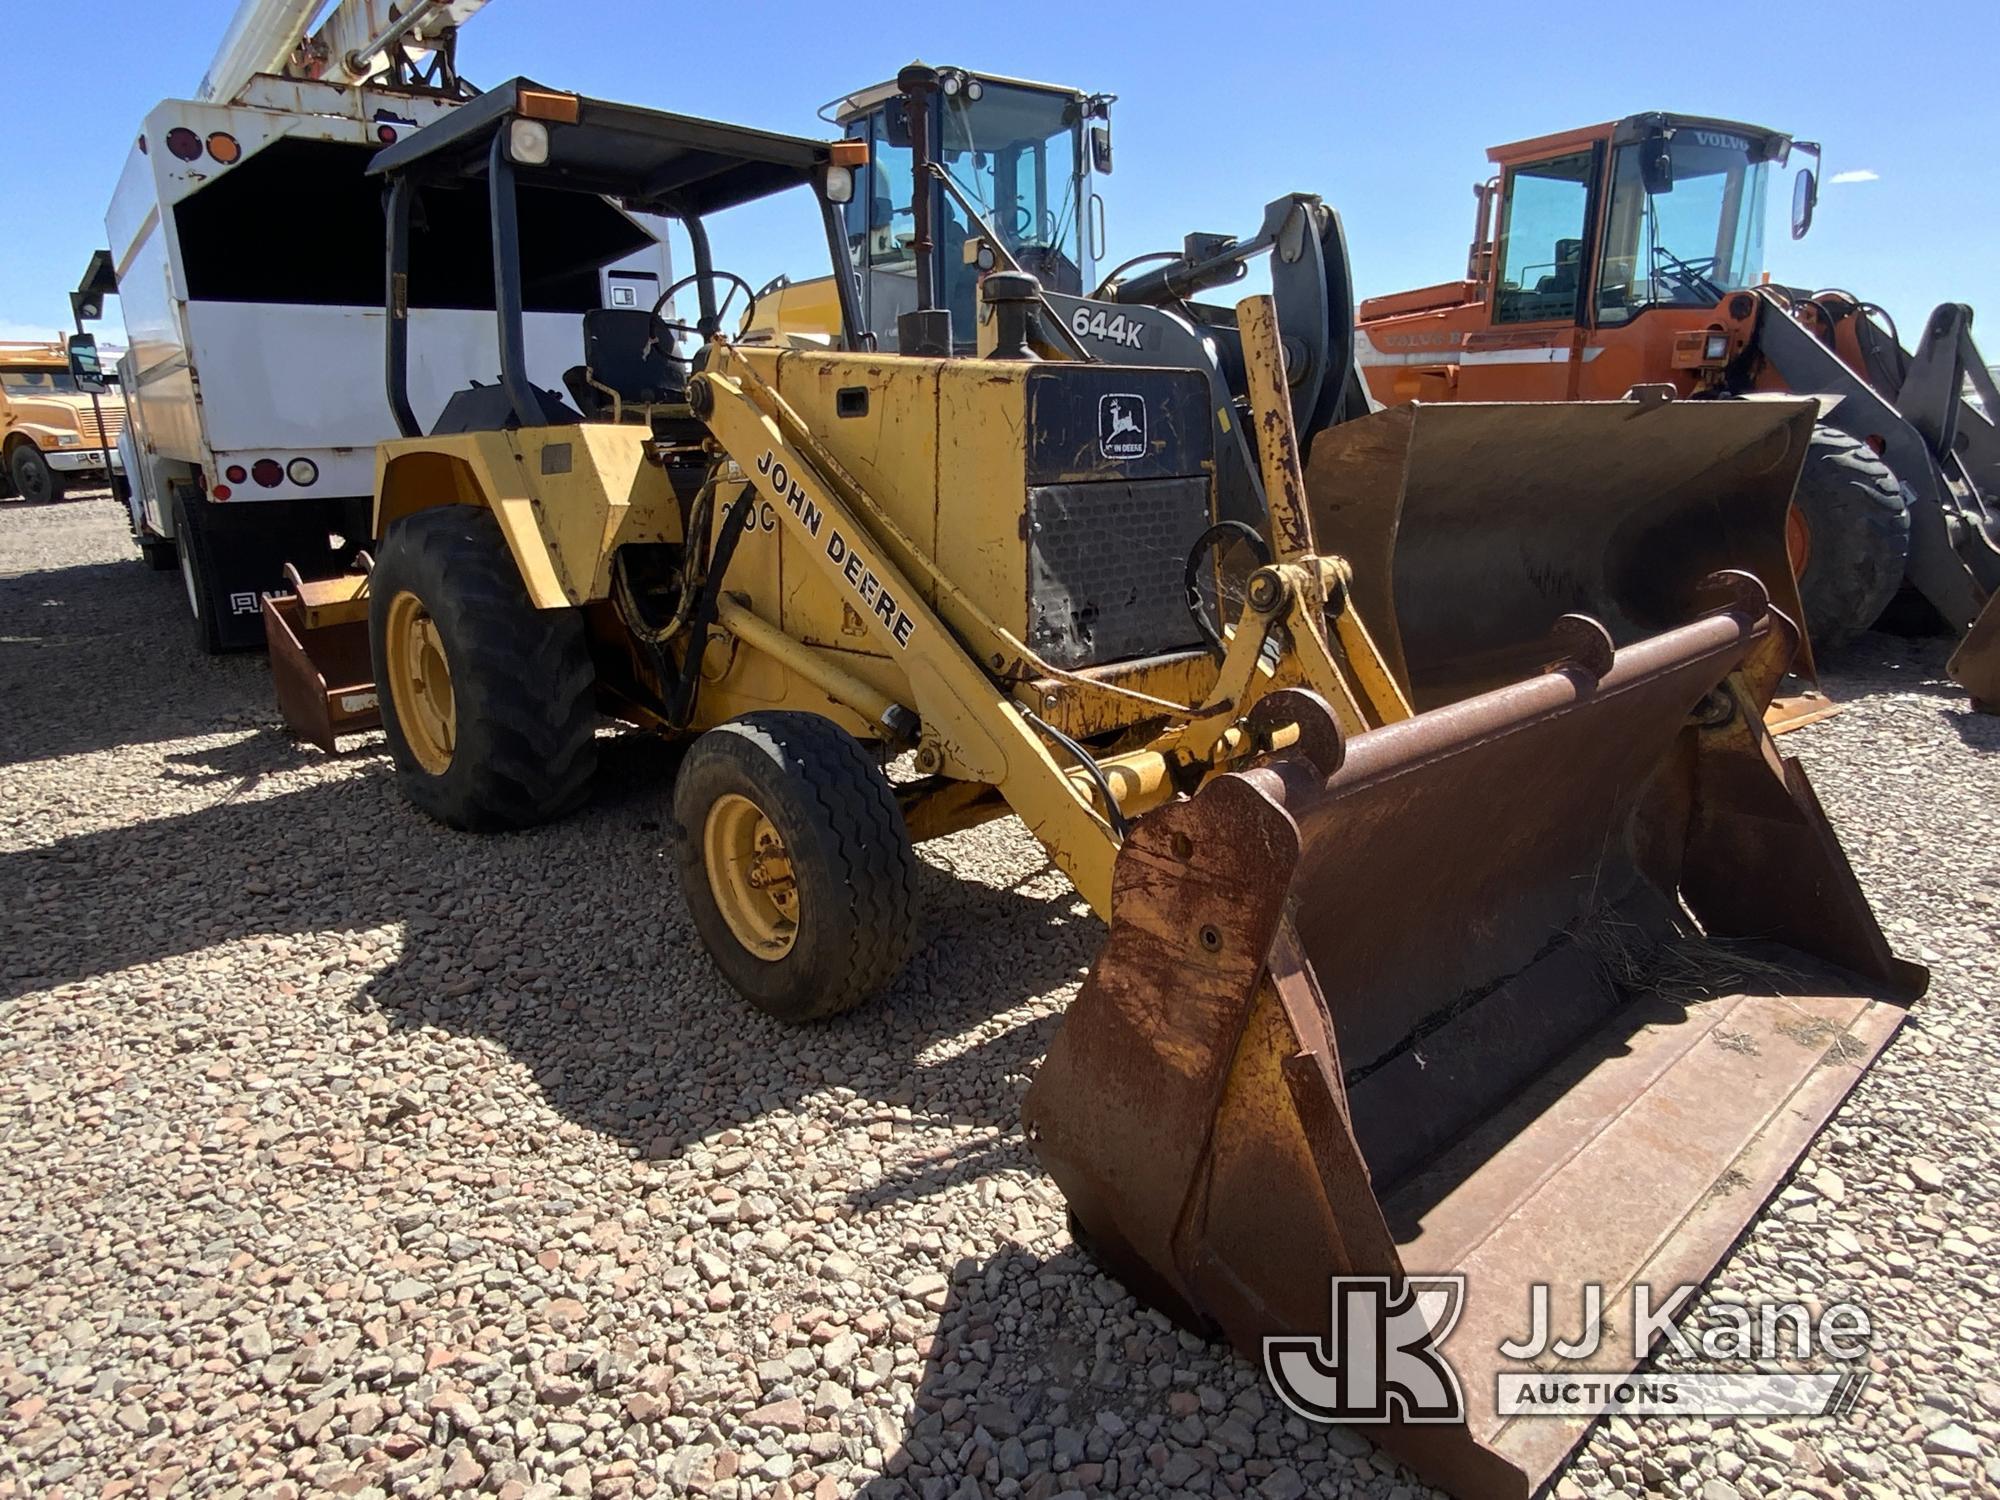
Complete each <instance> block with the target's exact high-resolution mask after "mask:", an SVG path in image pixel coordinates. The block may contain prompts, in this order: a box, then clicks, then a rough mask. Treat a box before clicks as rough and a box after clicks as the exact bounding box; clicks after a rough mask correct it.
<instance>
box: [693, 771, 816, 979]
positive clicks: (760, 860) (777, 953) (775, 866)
mask: <svg viewBox="0 0 2000 1500" xmlns="http://www.w3.org/2000/svg"><path fill="white" fill-rule="evenodd" d="M701 858H702V865H703V867H704V868H705V869H706V870H707V872H708V888H709V890H710V891H711V892H713V893H714V896H715V905H716V909H717V910H718V911H720V912H721V913H722V920H723V921H725V922H727V923H728V924H729V930H730V931H731V932H732V933H734V934H735V936H736V941H737V942H739V943H741V944H742V945H743V946H744V948H745V949H747V950H748V951H749V952H751V953H754V954H756V955H757V957H759V958H762V959H767V960H771V961H775V960H777V959H781V958H783V957H784V956H785V955H786V954H787V953H790V952H791V951H792V944H793V943H794V942H796V941H797V940H798V936H799V885H798V880H797V878H796V877H795V876H794V875H793V873H792V860H791V856H790V854H788V853H787V852H786V850H785V841H784V839H782V838H781V837H779V835H778V830H777V829H776V828H774V827H772V826H771V820H770V819H769V818H767V817H765V816H764V813H763V810H762V809H761V808H759V807H758V806H757V804H756V803H754V802H752V801H751V800H750V799H749V798H748V797H742V796H738V795H737V794H736V793H735V792H731V793H729V794H728V795H726V796H724V797H721V798H719V799H718V800H717V801H716V803H715V805H714V806H713V807H711V808H709V810H708V818H707V821H706V822H705V823H704V824H703V825H702V831H701Z"/></svg>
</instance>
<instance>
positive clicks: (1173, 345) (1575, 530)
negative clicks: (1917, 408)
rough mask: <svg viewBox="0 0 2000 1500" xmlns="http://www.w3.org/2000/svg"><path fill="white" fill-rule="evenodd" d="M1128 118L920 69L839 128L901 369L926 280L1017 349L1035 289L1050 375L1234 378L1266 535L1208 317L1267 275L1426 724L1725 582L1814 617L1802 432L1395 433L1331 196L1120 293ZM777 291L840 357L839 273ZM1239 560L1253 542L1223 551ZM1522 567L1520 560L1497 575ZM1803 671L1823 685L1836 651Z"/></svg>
mask: <svg viewBox="0 0 2000 1500" xmlns="http://www.w3.org/2000/svg"><path fill="white" fill-rule="evenodd" d="M910 83H913V84H914V85H915V87H914V90H913V91H912V90H910V89H908V88H906V84H910ZM1111 103H1112V101H1111V99H1110V98H1109V97H1108V96H1106V95H1102V94H1090V93H1086V92H1084V91H1082V90H1078V89H1075V88H1069V87H1065V86H1062V85H1057V84H1047V83H1031V82H1028V81H1025V80H1021V79H1012V78H998V77H994V76H992V75H983V74H979V73H975V72H973V71H971V70H968V69H964V68H956V67H951V68H942V69H927V68H923V67H922V66H920V65H919V66H915V67H913V68H911V69H906V70H905V72H904V75H903V76H902V77H899V78H898V79H897V80H895V81H892V82H886V83H881V84H877V85H875V86H873V87H870V88H864V89H857V90H855V91H853V92H852V93H849V94H846V95H843V96H842V97H841V98H839V99H837V100H835V101H834V102H833V103H831V104H829V105H828V106H827V107H826V108H825V109H824V110H823V111H822V114H823V115H824V116H825V117H826V118H827V119H828V120H829V121H830V122H831V123H833V124H835V125H837V126H839V127H840V129H841V130H842V132H843V133H844V135H845V137H846V138H847V139H848V140H849V141H851V142H854V143H856V144H858V145H865V146H866V147H867V148H868V152H869V156H868V161H867V163H866V165H865V166H864V167H863V168H861V169H860V170H859V171H858V173H857V177H856V184H855V191H854V193H853V195H852V196H851V198H850V199H849V201H848V203H847V205H846V207H845V209H844V213H843V224H844V227H845V230H846V234H847V243H848V249H849V254H850V257H851V258H852V260H853V263H854V266H855V268H856V271H857V272H858V274H859V277H860V302H861V314H862V317H863V320H864V321H865V322H866V324H867V326H868V331H869V333H870V334H871V335H872V336H873V337H874V339H875V340H876V343H877V346H878V347H881V348H889V349H893V348H897V347H899V346H898V343H897V338H898V329H897V320H898V317H899V315H900V314H901V313H902V312H904V311H906V310H908V309H909V308H910V307H912V306H914V305H915V302H916V296H917V278H918V276H919V275H920V274H922V275H927V276H928V277H929V279H930V285H931V286H932V288H933V293H934V295H935V297H936V298H937V300H938V302H939V303H940V304H941V305H943V306H944V307H946V308H948V309H950V310H951V311H952V315H953V322H952V334H953V345H954V347H955V348H956V349H957V350H958V351H960V352H975V351H978V350H981V349H987V348H990V347H991V338H992V330H993V327H994V323H993V319H992V318H991V317H990V316H988V304H987V303H986V302H984V301H983V300H982V299H981V295H980V290H979V289H980V287H981V285H982V283H983V282H984V281H985V280H986V279H987V278H988V277H990V276H991V275H992V274H994V273H995V272H1001V273H1005V272H1027V273H1030V274H1032V275H1033V276H1034V277H1035V291H1034V294H1033V296H1032V297H1031V298H1030V299H1029V310H1030V313H1031V318H1030V336H1029V337H1030V342H1031V344H1032V345H1033V347H1034V348H1035V350H1036V352H1037V353H1038V354H1040V355H1041V356H1042V357H1044V358H1049V359H1066V360H1074V359H1083V360H1094V361H1102V362H1105V363H1109V364H1126V365H1180V366H1187V367H1190V368H1195V369H1202V370H1205V371H1206V372H1207V374H1208V377H1209V384H1210V401H1211V406H1212V408H1213V410H1214V412H1215V413H1216V419H1217V431H1216V435H1215V443H1216V464H1217V473H1216V483H1217V486H1218V489H1219V491H1220V501H1219V513H1220V515H1221V516H1223V517H1224V518H1226V519H1231V520H1236V521H1241V522H1243V523H1245V524H1246V525H1247V526H1250V527H1252V528H1256V527H1261V526H1262V524H1263V522H1262V515H1263V498H1262V495H1261V492H1260V485H1259V481H1258V478H1257V463H1256V460H1255V458H1254V456H1253V454H1252V452H1251V450H1250V447H1249V445H1248V443H1247V440H1246V434H1244V432H1243V431H1242V430H1241V427H1240V424H1234V423H1233V422H1232V414H1233V412H1234V411H1235V409H1236V407H1237V406H1239V405H1240V403H1241V400H1242V398H1243V394H1244V392H1243V375H1244V372H1243V361H1242V359H1241V356H1240V354H1239V353H1238V351H1237V347H1236V344H1237V338H1236V330H1235V314H1234V310H1233V308H1232V307H1231V306H1229V305H1227V304H1220V303H1214V302H1207V301H1204V300H1202V298H1203V294H1204V293H1205V292H1208V291H1210V290H1212V289H1214V288H1217V287H1222V286H1226V285H1228V284H1230V283H1232V282H1235V281H1238V280H1240V279H1241V278H1242V277H1243V276H1244V275H1245V274H1246V271H1247V268H1248V266H1249V264H1250V263H1251V262H1252V261H1253V260H1256V259H1259V258H1264V260H1265V265H1266V269H1267V270H1268V272H1269V274H1270V279H1271V288H1272V294H1273V296H1274V297H1275V299H1276V301H1277V304H1278V316H1279V321H1280V338H1281V341H1282V343H1283V346H1284V350H1285V375H1286V385H1287V389H1288V392H1289V394H1290V398H1291V406H1292V415H1293V422H1294V425H1295V426H1296V428H1297V431H1298V434H1299V441H1300V446H1301V449H1302V451H1303V453H1304V455H1305V473H1306V486H1307V495H1308V505H1309V507H1311V508H1313V509H1314V510H1315V512H1316V514H1317V515H1318V516H1319V519H1320V521H1321V523H1322V528H1323V530H1324V528H1325V527H1326V526H1327V525H1329V524H1333V520H1332V515H1331V512H1334V511H1338V513H1339V517H1338V523H1337V526H1338V530H1337V534H1338V535H1339V536H1340V538H1341V550H1342V551H1343V553H1344V554H1345V555H1347V556H1349V557H1351V558H1353V559H1354V560H1355V561H1356V562H1357V564H1358V566H1357V569H1356V571H1357V575H1358V576H1357V587H1358V588H1361V589H1363V590H1365V591H1367V592H1366V594H1365V597H1364V613H1365V614H1366V615H1367V617H1368V618H1369V619H1370V620H1371V621H1372V622H1374V624H1375V627H1376V630H1377V644H1378V645H1379V646H1380V647H1381V648H1382V649H1383V651H1384V652H1385V653H1386V654H1387V655H1388V657H1389V659H1390V661H1391V663H1392V665H1393V666H1394V668H1395V669H1396V671H1397V673H1398V675H1399V677H1400V678H1402V680H1404V681H1405V683H1406V685H1407V686H1408V688H1409V690H1410V691H1411V693H1412V694H1413V696H1414V701H1415V702H1416V703H1417V705H1418V706H1419V707H1430V706H1434V705H1436V704H1439V703H1444V702H1449V701H1451V700H1452V699H1453V698H1455V697H1461V696H1463V695H1464V694H1465V693H1467V692H1470V691H1474V690H1477V689H1479V688H1483V687H1492V686H1497V685H1498V684H1500V683H1503V682H1506V681H1509V680H1511V679H1512V678H1514V677H1517V676H1519V675H1520V674H1521V673H1522V672H1523V671H1527V670H1531V669H1532V668H1533V666H1534V665H1535V662H1534V660H1533V651H1534V649H1535V648H1536V646H1538V645H1539V643H1540V640H1541V637H1542V634H1543V632H1544V631H1545V630H1546V626H1547V622H1548V621H1549V620H1550V619H1552V618H1553V617H1554V616H1556V615H1558V614H1561V613H1563V612H1564V611H1568V610H1574V611H1579V612H1582V613H1586V614H1589V615H1591V616H1593V617H1594V618H1597V619H1599V620H1600V621H1602V622H1603V623H1604V624H1605V625H1606V626H1607V628H1609V629H1610V630H1611V632H1612V636H1613V639H1614V640H1615V641H1617V642H1618V643H1620V644H1623V643H1625V642H1626V641H1628V640H1635V639H1637V638H1639V637H1640V636H1642V635H1644V634H1647V633H1650V632H1651V631H1655V630H1658V629H1661V628H1663V627H1665V626H1668V625H1671V624H1675V623H1678V619H1679V615H1678V611H1679V610H1680V608H1681V607H1682V605H1683V602H1684V601H1685V600H1686V598H1687V597H1688V595H1689V592H1690V591H1691V590H1692V589H1693V588H1694V586H1695V585H1696V584H1697V583H1698V582H1699V580H1700V579H1701V578H1703V577H1704V576H1706V575H1707V574H1708V573H1710V572H1712V571H1715V570H1716V569H1719V568H1725V567H1727V568H1740V569H1743V570H1745V571H1748V572H1750V573H1753V574H1755V575H1756V576H1757V577H1758V578H1759V579H1761V580H1762V581H1763V582H1764V584H1765V586H1766V588H1767V589H1768V590H1769V591H1770V593H1771V596H1772V599H1773V601H1774V602H1775V603H1776V604H1777V606H1778V607H1779V609H1780V610H1781V611H1783V612H1784V613H1785V614H1786V615H1787V616H1789V617H1790V618H1792V619H1794V620H1797V619H1799V618H1800V617H1801V606H1800V602H1799V596H1798V592H1797V585H1796V583H1795V581H1794V578H1793V571H1792V563H1791V559H1790V557H1789V556H1788V555H1787V551H1786V524H1787V516H1788V513H1789V512H1790V509H1791V503H1792V498H1793V491H1794V488H1795V486H1796V484H1797V482H1798V479H1799V475H1800V470H1801V467H1802V465H1803V464H1804V462H1805V459H1806V456H1807V451H1808V447H1809V444H1800V445H1797V451H1793V444H1792V441H1791V439H1792V432H1791V428H1790V424H1789V423H1788V422H1787V421H1786V419H1785V414H1784V412H1783V411H1779V412H1776V413H1774V412H1772V411H1770V410H1768V409H1756V406H1755V404H1753V406H1752V408H1751V409H1739V410H1736V411H1733V412H1727V413H1725V412H1721V411H1718V410H1715V409H1713V407H1712V406H1710V407H1709V408H1708V409H1704V404H1701V403H1690V402H1684V401H1683V402H1679V403H1676V402H1674V401H1672V400H1671V399H1670V398H1671V397H1672V396H1673V394H1674V393H1673V391H1672V390H1671V389H1670V388H1668V387H1665V386H1661V387H1658V388H1656V389H1654V390H1652V391H1651V392H1649V393H1648V399H1646V400H1644V401H1630V400H1598V401H1571V402H1561V403H1545V404H1539V405H1531V404H1527V403H1524V402H1505V403H1497V402H1496V403H1483V404H1476V405H1474V404H1467V405H1458V404H1439V403H1435V402H1431V403H1424V404H1413V405H1409V406H1403V407H1398V408H1395V409H1394V410H1393V411H1391V412H1388V413H1383V414H1380V415H1376V416H1371V415H1370V412H1371V411H1372V410H1373V407H1374V403H1373V402H1372V401H1371V399H1370V397H1369V394H1368V392H1367V390H1366V389H1365V388H1364V386H1363V384H1362V382H1361V380H1360V379H1359V377H1358V372H1357V371H1356V370H1355V366H1354V355H1355V347H1356V346H1355V298H1354V293H1353V288H1352V282H1351V279H1350V276H1349V272H1348V262H1347V251H1346V245H1345V240H1344V238H1343V235H1342V231H1341V226H1340V220H1339V216H1338V215H1336V214H1335V213H1334V212H1333V210H1332V209H1331V208H1330V207H1328V206H1327V205H1326V204H1325V203H1323V202H1322V201H1321V200H1320V199H1319V198H1317V197H1316V196H1313V195H1311V194H1306V193H1292V194H1287V195H1286V196H1284V197H1282V198H1279V199H1277V200H1275V201H1274V202H1272V203H1270V204H1269V205H1268V206H1267V207H1266V209H1265V211H1264V216H1263V221H1262V223H1261V224H1260V225H1259V226H1258V229H1257V231H1256V233H1254V234H1252V235H1250V236H1248V237H1246V238H1241V239H1239V238H1236V237H1234V236H1230V235H1221V234H1191V235H1189V236H1187V238H1186V241H1185V242H1184V244H1183V245H1182V246H1181V247H1180V248H1179V249H1177V250H1172V251H1162V252H1157V253H1154V254H1148V255H1141V256H1136V257H1134V258H1132V259H1131V260H1128V261H1126V262H1124V263H1123V264H1121V265H1119V266H1116V267H1114V268H1113V269H1111V270H1110V271H1109V272H1108V273H1107V274H1105V275H1103V276H1102V277H1101V278H1100V276H1099V275H1098V270H1099V267H1098V264H1097V260H1098V256H1099V254H1100V252H1101V246H1100V243H1099V241H1100V240H1101V238H1102V227H1101V226H1102V219H1103V214H1102V207H1103V205H1102V200H1101V198H1100V197H1099V195H1098V194H1097V192H1096V190H1095V187H1094V183H1095V181H1096V178H1097V177H1099V176H1101V175H1103V174H1105V173H1108V172H1109V171H1110V170H1111V165H1112V152H1111V139H1110V129H1111V126H1110V105H1111ZM917 117H922V118H923V119H924V120H925V121H926V122H927V128H928V131H929V140H930V142H931V143H932V149H931V150H930V151H929V152H927V156H928V157H929V160H928V161H927V162H926V163H925V164H924V167H923V169H921V170H914V169H913V165H912V160H911V157H912V147H911V142H912V121H913V119H915V118H917ZM920 187H921V188H923V189H924V191H919V188H920ZM920 207H922V208H923V209H924V210H925V212H926V213H927V215H928V218H927V220H926V224H927V228H926V231H925V232H924V233H923V234H922V235H919V234H918V232H917V227H916V226H917V224H918V217H917V216H918V210H919V208H920ZM994 290H996V291H997V290H999V288H995V289H994ZM767 292H768V295H761V296H760V297H759V298H758V300H757V303H756V307H755V312H754V317H752V318H750V319H748V320H746V323H745V331H746V332H750V333H763V334H767V335H770V336H773V337H783V338H791V339H808V340H810V339H817V340H819V341H822V342H828V341H832V340H834V339H835V338H837V336H838V333H839V318H840V302H839V299H838V298H837V296H836V295H835V278H834V277H832V276H826V277H820V278H816V279H812V280H807V281H797V282H795V281H791V280H790V279H789V278H780V280H779V282H777V283H774V284H773V285H772V287H770V288H767ZM903 352H905V353H910V352H915V351H911V350H908V349H904V351H903ZM1622 391H1623V387H1620V389H1619V392H1613V393H1611V394H1614V395H1615V394H1620V393H1622ZM1494 454H1501V455H1504V461H1502V462H1497V463H1496V462H1493V461H1492V457H1491V456H1492V455H1494ZM1364 471H1365V472H1364ZM1398 480H1399V481H1400V484H1398V483H1397V482H1395V481H1398ZM1216 550H1218V551H1221V552H1225V553H1227V552H1232V551H1234V552H1241V551H1243V548H1242V546H1241V544H1240V541H1232V540H1230V539H1227V538H1218V541H1217V549H1216ZM1501 557H1509V558H1515V559H1518V561H1517V563H1516V564H1515V565H1512V566H1504V567H1496V566H1492V565H1490V564H1491V560H1493V559H1496V558H1501ZM1246 560H1247V554H1246ZM1204 629H1205V630H1207V631H1208V633H1209V634H1212V633H1213V632H1212V629H1209V628H1208V627H1204ZM1798 670H1799V672H1800V674H1801V676H1802V677H1803V678H1810V677H1811V676H1812V675H1813V661H1812V654H1811V648H1810V646H1809V645H1805V646H1802V648H1801V652H1800V659H1799V662H1798ZM1405 674H1407V675H1405ZM1831 712H1833V705H1832V704H1831V703H1830V702H1829V701H1828V700H1827V699H1826V698H1825V696H1824V695H1822V694H1820V693H1818V692H1816V691H1812V690H1810V689H1809V688H1808V686H1807V684H1806V683H1805V682H1804V681H1800V682H1797V683H1794V684H1792V685H1791V686H1790V687H1789V688H1788V690H1787V692H1786V694H1785V695H1784V696H1782V697H1780V698H1779V699H1777V700H1776V701H1774V703H1773V705H1772V708H1771V710H1770V712H1769V714H1768V716H1767V719H1768V723H1769V726H1770V727H1771V729H1772V731H1773V732H1774V733H1777V732H1782V731H1783V730H1784V729H1788V728H1793V727H1797V726H1798V725H1800V724H1804V723H1810V722H1812V721H1813V720H1814V719H1817V718H1822V717H1825V716H1826V715H1827V714H1829V713H1831Z"/></svg>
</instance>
